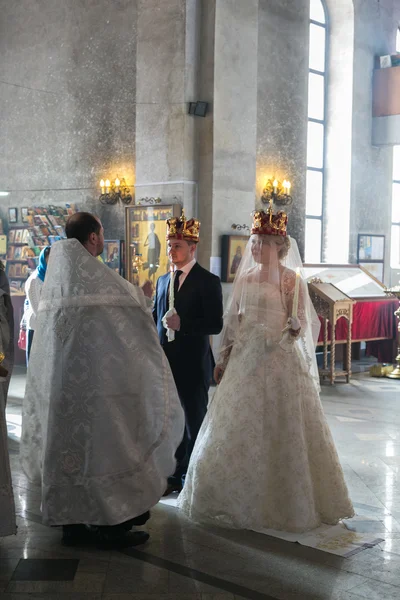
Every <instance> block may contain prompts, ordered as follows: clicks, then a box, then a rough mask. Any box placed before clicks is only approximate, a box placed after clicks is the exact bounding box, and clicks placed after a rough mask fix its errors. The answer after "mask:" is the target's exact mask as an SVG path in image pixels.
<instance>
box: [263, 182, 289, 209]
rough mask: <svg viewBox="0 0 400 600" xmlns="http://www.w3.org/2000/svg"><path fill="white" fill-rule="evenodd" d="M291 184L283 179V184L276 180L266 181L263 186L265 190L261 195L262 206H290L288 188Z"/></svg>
mask: <svg viewBox="0 0 400 600" xmlns="http://www.w3.org/2000/svg"><path fill="white" fill-rule="evenodd" d="M291 187H292V184H291V183H290V181H286V179H284V181H283V183H281V182H280V181H278V180H277V179H275V177H274V179H268V181H267V183H266V184H265V188H264V189H263V192H262V194H261V202H262V203H263V204H269V205H271V204H273V203H275V202H276V203H277V204H280V203H281V204H290V203H291V202H292V197H291V195H290V188H291Z"/></svg>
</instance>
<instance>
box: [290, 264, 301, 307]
mask: <svg viewBox="0 0 400 600" xmlns="http://www.w3.org/2000/svg"><path fill="white" fill-rule="evenodd" d="M299 290H300V269H299V267H297V269H296V282H295V284H294V295H293V305H292V317H294V318H297V310H298V307H299Z"/></svg>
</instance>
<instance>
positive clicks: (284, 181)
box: [282, 179, 287, 194]
mask: <svg viewBox="0 0 400 600" xmlns="http://www.w3.org/2000/svg"><path fill="white" fill-rule="evenodd" d="M282 185H283V193H284V194H287V181H286V179H284V180H283V183H282Z"/></svg>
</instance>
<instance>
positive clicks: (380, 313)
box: [304, 264, 396, 370]
mask: <svg viewBox="0 0 400 600" xmlns="http://www.w3.org/2000/svg"><path fill="white" fill-rule="evenodd" d="M304 272H305V276H306V278H307V281H308V283H309V284H311V285H312V284H316V283H317V284H328V283H330V284H332V285H333V286H335V288H337V290H339V291H340V292H341V293H342V294H344V295H345V296H347V297H348V298H349V299H351V300H353V301H354V304H353V309H352V313H353V320H352V324H351V332H349V331H348V319H339V320H337V322H336V330H335V331H334V332H333V331H332V327H331V322H329V327H328V331H327V330H326V327H325V326H326V324H325V323H324V321H323V316H321V315H320V319H321V322H322V323H323V324H324V327H322V329H321V332H320V337H319V343H321V344H324V345H326V344H327V343H329V344H330V343H331V342H332V340H333V341H334V343H335V344H340V343H341V344H348V345H349V344H351V345H352V350H353V358H359V356H360V343H361V342H366V353H367V356H375V357H376V358H377V359H378V360H379V361H380V362H391V361H392V360H393V356H394V349H395V346H394V341H395V336H396V323H395V318H394V311H395V310H396V306H395V299H394V298H388V297H387V294H386V293H385V290H386V288H385V286H384V285H383V284H382V283H381V282H380V281H378V279H376V278H375V277H374V276H373V275H371V273H369V272H368V271H367V270H366V269H365V268H364V266H363V265H332V264H305V265H304ZM314 302H315V299H314ZM314 306H315V307H316V309H317V312H318V305H317V304H314ZM319 314H320V313H319ZM324 316H325V315H324ZM347 351H349V349H347ZM345 370H348V369H345Z"/></svg>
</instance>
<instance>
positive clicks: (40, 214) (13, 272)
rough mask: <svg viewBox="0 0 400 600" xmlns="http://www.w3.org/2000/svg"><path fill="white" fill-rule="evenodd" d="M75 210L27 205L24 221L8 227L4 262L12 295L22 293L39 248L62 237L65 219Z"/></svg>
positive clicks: (70, 206)
mask: <svg viewBox="0 0 400 600" xmlns="http://www.w3.org/2000/svg"><path fill="white" fill-rule="evenodd" d="M76 211H77V208H76V207H75V205H66V207H65V208H64V207H59V206H57V207H56V206H46V207H44V206H40V207H33V208H29V209H28V215H27V216H26V218H25V222H24V223H23V224H22V225H15V226H13V227H10V228H9V231H8V240H7V241H8V244H7V255H6V259H5V261H4V262H5V263H6V274H7V277H8V280H9V282H10V288H11V294H12V295H24V286H25V281H26V280H27V279H28V277H29V275H30V274H31V273H32V271H34V270H35V269H36V267H37V263H38V259H39V255H40V252H41V250H42V249H43V248H44V247H45V246H51V245H53V244H54V243H55V242H56V241H58V240H61V239H63V238H65V224H66V221H67V219H68V217H69V216H70V215H72V214H74V213H75V212H76Z"/></svg>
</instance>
